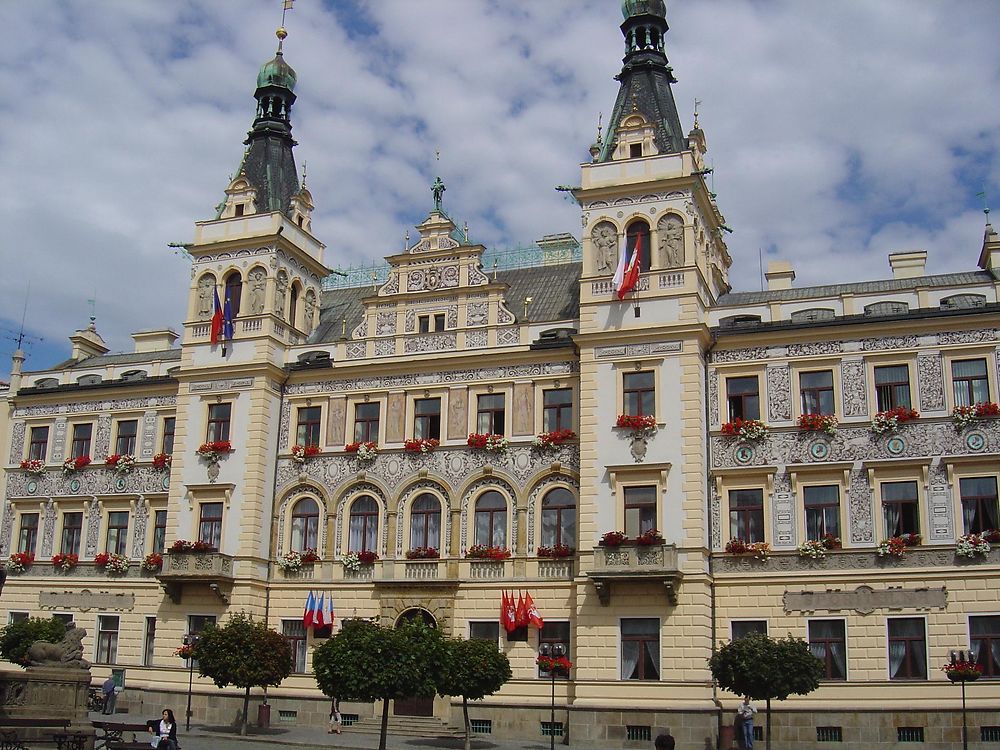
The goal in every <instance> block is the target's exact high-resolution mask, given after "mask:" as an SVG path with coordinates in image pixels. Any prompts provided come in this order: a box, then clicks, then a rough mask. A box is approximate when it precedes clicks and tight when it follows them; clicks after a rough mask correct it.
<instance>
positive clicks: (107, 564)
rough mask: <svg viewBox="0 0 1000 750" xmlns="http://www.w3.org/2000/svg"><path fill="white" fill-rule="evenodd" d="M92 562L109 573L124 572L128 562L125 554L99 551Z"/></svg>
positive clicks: (126, 569)
mask: <svg viewBox="0 0 1000 750" xmlns="http://www.w3.org/2000/svg"><path fill="white" fill-rule="evenodd" d="M94 564H95V565H96V566H97V567H98V568H104V571H105V572H106V573H108V574H109V575H114V574H120V573H125V572H126V571H128V568H129V565H130V562H129V559H128V558H127V557H125V555H119V554H116V553H114V552H101V553H100V554H99V555H97V556H96V557H95V558H94Z"/></svg>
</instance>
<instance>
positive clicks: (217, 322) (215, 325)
mask: <svg viewBox="0 0 1000 750" xmlns="http://www.w3.org/2000/svg"><path fill="white" fill-rule="evenodd" d="M212 293H213V294H214V295H215V312H214V313H213V315H212V346H215V345H216V344H218V343H219V334H220V333H222V323H223V316H222V305H221V304H220V302H219V290H218V288H216V289H214V290H213V292H212Z"/></svg>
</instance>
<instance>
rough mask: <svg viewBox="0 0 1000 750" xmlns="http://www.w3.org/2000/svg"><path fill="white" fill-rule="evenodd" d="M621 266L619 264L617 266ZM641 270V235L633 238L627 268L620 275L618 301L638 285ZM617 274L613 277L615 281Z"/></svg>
mask: <svg viewBox="0 0 1000 750" xmlns="http://www.w3.org/2000/svg"><path fill="white" fill-rule="evenodd" d="M620 265H621V264H620V263H619V266H620ZM641 268H642V235H641V234H637V235H636V236H635V248H634V249H633V250H632V257H631V258H629V259H628V266H627V267H626V268H625V271H624V273H623V274H622V279H621V283H619V284H618V299H625V295H626V294H628V293H629V292H631V291H632V290H633V289H635V285H636V284H638V283H639V270H640V269H641ZM617 276H618V274H617V272H616V273H615V277H616V279H617Z"/></svg>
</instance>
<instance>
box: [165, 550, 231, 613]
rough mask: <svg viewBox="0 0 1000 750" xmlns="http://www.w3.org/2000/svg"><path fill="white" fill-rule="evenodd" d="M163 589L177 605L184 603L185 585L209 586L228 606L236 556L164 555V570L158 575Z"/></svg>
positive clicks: (209, 554) (189, 553)
mask: <svg viewBox="0 0 1000 750" xmlns="http://www.w3.org/2000/svg"><path fill="white" fill-rule="evenodd" d="M156 578H157V580H158V581H159V582H160V586H161V587H162V588H163V590H164V591H165V592H166V594H167V596H168V597H170V601H172V602H173V603H174V604H180V603H181V594H182V593H183V590H184V586H185V585H194V584H197V585H207V586H208V588H209V589H210V590H211V591H212V592H213V593H214V594H215V595H216V596H218V597H219V599H221V600H222V601H223V602H224V603H225V604H229V594H230V592H231V591H232V588H233V578H234V575H233V557H232V555H224V554H222V553H221V552H181V553H169V554H166V555H164V556H163V569H162V570H161V571H160V572H159V574H157V576H156Z"/></svg>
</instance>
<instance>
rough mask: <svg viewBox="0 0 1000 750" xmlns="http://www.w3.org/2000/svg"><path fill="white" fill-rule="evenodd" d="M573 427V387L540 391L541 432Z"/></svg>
mask: <svg viewBox="0 0 1000 750" xmlns="http://www.w3.org/2000/svg"><path fill="white" fill-rule="evenodd" d="M572 429H573V389H572V388H549V389H548V390H545V391H542V432H555V431H557V430H572Z"/></svg>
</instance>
